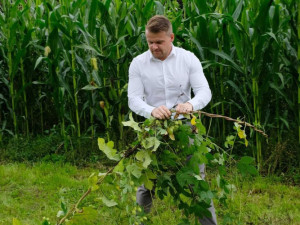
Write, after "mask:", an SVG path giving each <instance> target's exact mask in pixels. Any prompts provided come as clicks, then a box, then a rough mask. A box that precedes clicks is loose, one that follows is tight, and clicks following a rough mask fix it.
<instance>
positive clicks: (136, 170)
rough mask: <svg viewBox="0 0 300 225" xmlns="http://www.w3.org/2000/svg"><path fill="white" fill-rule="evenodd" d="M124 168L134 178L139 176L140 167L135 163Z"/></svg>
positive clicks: (140, 173) (140, 172)
mask: <svg viewBox="0 0 300 225" xmlns="http://www.w3.org/2000/svg"><path fill="white" fill-rule="evenodd" d="M126 170H127V171H128V173H130V174H132V175H133V176H135V177H136V178H140V177H141V175H142V168H141V167H139V166H138V165H137V164H136V163H133V164H131V165H128V166H127V167H126Z"/></svg>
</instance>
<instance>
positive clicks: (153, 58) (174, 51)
mask: <svg viewBox="0 0 300 225" xmlns="http://www.w3.org/2000/svg"><path fill="white" fill-rule="evenodd" d="M148 51H149V53H150V60H156V61H161V60H160V59H157V58H155V57H154V56H153V55H152V52H151V51H150V49H149V50H148ZM172 55H174V56H176V49H175V46H174V45H173V44H172V50H171V52H170V54H169V55H168V57H167V58H169V57H170V56H172ZM167 58H166V59H167ZM166 59H165V60H166Z"/></svg>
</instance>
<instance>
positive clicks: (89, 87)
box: [81, 84, 99, 91]
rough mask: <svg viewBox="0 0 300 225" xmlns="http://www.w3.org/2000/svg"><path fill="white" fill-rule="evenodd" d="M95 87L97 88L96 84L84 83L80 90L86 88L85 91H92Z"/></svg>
mask: <svg viewBox="0 0 300 225" xmlns="http://www.w3.org/2000/svg"><path fill="white" fill-rule="evenodd" d="M96 89H99V87H98V86H93V85H90V84H88V85H86V86H84V87H83V88H81V90H86V91H93V90H96Z"/></svg>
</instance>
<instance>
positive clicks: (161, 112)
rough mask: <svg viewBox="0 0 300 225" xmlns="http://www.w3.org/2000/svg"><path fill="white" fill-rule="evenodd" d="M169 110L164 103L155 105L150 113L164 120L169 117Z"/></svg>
mask: <svg viewBox="0 0 300 225" xmlns="http://www.w3.org/2000/svg"><path fill="white" fill-rule="evenodd" d="M171 114H172V113H171V111H170V110H169V109H168V108H167V107H166V106H164V105H161V106H159V107H156V108H155V109H153V111H152V113H151V115H152V116H153V117H155V118H157V119H160V120H164V119H169V118H170V116H171Z"/></svg>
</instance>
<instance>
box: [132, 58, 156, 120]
mask: <svg viewBox="0 0 300 225" xmlns="http://www.w3.org/2000/svg"><path fill="white" fill-rule="evenodd" d="M144 95H145V94H144V84H143V82H142V79H141V73H140V71H139V62H138V60H137V59H133V61H132V62H131V64H130V67H129V82H128V106H129V108H130V109H131V110H132V111H133V112H135V113H136V114H138V115H140V116H143V117H145V118H149V117H150V116H151V112H152V110H153V109H154V108H155V107H153V106H150V105H148V104H147V103H146V102H145V101H144Z"/></svg>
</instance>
